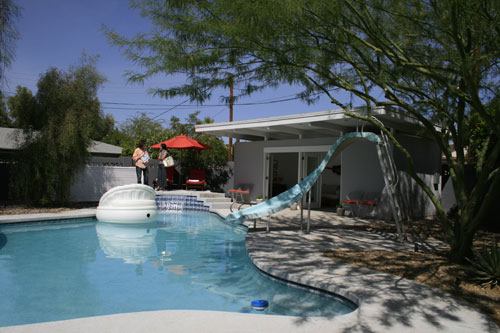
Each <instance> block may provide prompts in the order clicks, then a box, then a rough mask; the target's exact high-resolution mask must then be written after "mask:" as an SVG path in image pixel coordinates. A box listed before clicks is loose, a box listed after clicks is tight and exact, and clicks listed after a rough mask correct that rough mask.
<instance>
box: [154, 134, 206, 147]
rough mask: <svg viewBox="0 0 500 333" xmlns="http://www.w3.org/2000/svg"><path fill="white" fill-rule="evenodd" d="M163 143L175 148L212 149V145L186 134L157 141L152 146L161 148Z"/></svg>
mask: <svg viewBox="0 0 500 333" xmlns="http://www.w3.org/2000/svg"><path fill="white" fill-rule="evenodd" d="M162 143H164V144H165V146H167V148H174V149H194V150H206V149H212V147H209V146H207V145H204V144H203V143H200V142H198V141H196V140H195V139H191V138H189V137H187V136H185V135H178V136H176V137H174V138H172V139H169V140H166V141H163V142H160V143H157V144H155V145H153V146H151V148H157V149H160V148H161V144H162Z"/></svg>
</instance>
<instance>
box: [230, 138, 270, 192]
mask: <svg viewBox="0 0 500 333" xmlns="http://www.w3.org/2000/svg"><path fill="white" fill-rule="evenodd" d="M263 167H264V159H263V146H262V144H261V142H238V143H236V144H235V145H234V169H233V174H234V176H233V178H234V180H233V182H234V186H235V187H238V185H239V184H252V191H251V195H252V197H253V199H255V197H256V196H257V195H258V194H260V195H262V193H263V189H262V179H263V177H264V175H263Z"/></svg>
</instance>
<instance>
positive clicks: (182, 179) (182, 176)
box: [179, 149, 184, 188]
mask: <svg viewBox="0 0 500 333" xmlns="http://www.w3.org/2000/svg"><path fill="white" fill-rule="evenodd" d="M179 165H180V166H181V172H180V174H181V179H180V183H181V184H180V185H181V188H182V182H183V181H184V174H183V172H182V149H181V162H180V164H179Z"/></svg>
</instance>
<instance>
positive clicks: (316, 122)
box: [196, 107, 421, 141]
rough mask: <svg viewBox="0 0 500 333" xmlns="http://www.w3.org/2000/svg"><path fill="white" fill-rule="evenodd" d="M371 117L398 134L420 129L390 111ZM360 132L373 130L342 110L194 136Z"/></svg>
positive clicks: (220, 126)
mask: <svg viewBox="0 0 500 333" xmlns="http://www.w3.org/2000/svg"><path fill="white" fill-rule="evenodd" d="M353 112H355V113H357V114H360V115H363V114H366V109H365V108H355V109H353ZM372 114H373V115H374V116H376V117H377V118H378V119H379V120H380V121H382V122H383V123H384V124H385V126H387V127H389V128H393V129H395V130H398V131H401V132H405V133H409V134H416V133H417V132H418V130H419V129H421V126H420V123H419V122H418V121H417V120H416V119H413V118H410V117H408V116H405V115H402V114H401V113H398V112H397V111H396V110H395V109H392V108H387V107H378V108H375V109H373V110H372ZM361 130H364V131H369V130H375V128H374V126H373V125H371V124H369V123H368V122H366V121H362V120H358V119H356V118H353V117H350V116H347V115H346V114H345V112H344V110H342V109H339V110H329V111H320V112H311V113H302V114H295V115H287V116H280V117H269V118H259V119H250V120H239V121H233V122H223V123H212V124H201V125H196V132H197V133H206V134H212V135H215V136H226V137H232V138H236V139H241V140H249V141H263V140H286V139H307V138H319V137H332V136H333V137H335V136H341V135H343V134H345V133H349V132H354V131H361Z"/></svg>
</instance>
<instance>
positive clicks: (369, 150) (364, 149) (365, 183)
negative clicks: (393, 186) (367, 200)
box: [340, 141, 385, 200]
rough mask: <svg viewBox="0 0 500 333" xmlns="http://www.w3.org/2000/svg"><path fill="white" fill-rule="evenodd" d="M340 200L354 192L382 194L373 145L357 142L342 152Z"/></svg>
mask: <svg viewBox="0 0 500 333" xmlns="http://www.w3.org/2000/svg"><path fill="white" fill-rule="evenodd" d="M341 159H342V173H341V180H340V181H341V191H340V197H341V199H342V200H344V199H346V198H347V195H348V194H349V193H351V192H354V191H364V192H375V193H382V190H383V189H384V186H385V183H384V177H383V175H382V170H381V168H380V162H379V160H378V155H377V150H376V147H375V144H374V143H371V142H367V141H359V142H355V143H353V144H351V145H350V146H349V147H347V148H346V149H345V150H344V151H343V152H342V158H341Z"/></svg>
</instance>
